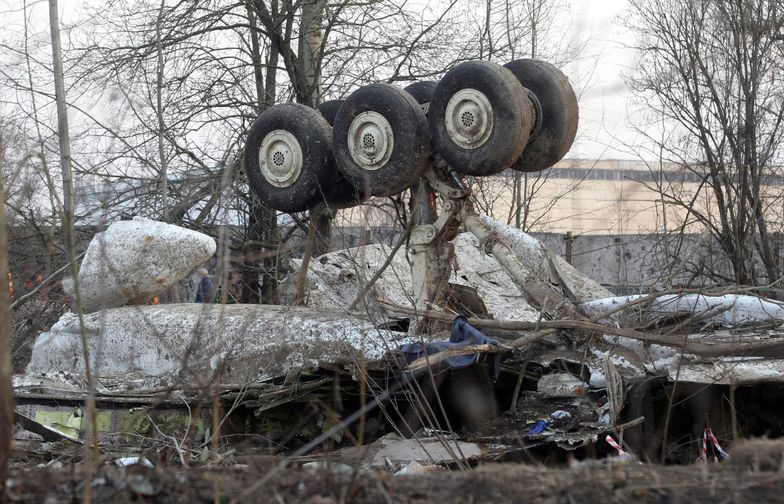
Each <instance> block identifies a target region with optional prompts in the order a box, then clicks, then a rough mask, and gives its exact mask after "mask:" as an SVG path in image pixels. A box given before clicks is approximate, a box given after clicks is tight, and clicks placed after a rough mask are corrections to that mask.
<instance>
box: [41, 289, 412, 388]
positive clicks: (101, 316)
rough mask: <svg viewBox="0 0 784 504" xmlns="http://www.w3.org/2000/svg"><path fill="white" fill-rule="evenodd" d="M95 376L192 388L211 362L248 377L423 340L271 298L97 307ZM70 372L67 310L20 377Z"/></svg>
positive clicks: (72, 341)
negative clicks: (263, 302) (239, 302)
mask: <svg viewBox="0 0 784 504" xmlns="http://www.w3.org/2000/svg"><path fill="white" fill-rule="evenodd" d="M84 324H85V331H86V333H87V343H88V351H89V353H90V356H91V358H92V370H93V374H94V375H95V376H97V377H98V381H99V383H100V382H104V381H112V380H113V381H115V382H122V379H123V377H126V376H129V377H134V378H138V377H142V378H146V380H145V381H143V382H141V383H140V382H138V381H137V382H136V385H140V386H143V387H145V388H149V387H154V386H161V385H190V386H198V384H200V383H208V382H209V380H210V377H212V376H213V375H214V374H215V373H216V372H217V370H218V369H220V371H221V374H222V380H223V382H224V383H238V384H240V383H255V382H260V381H264V380H265V379H268V378H272V377H276V376H286V375H287V374H289V373H291V372H293V371H296V370H299V369H316V368H318V367H319V365H320V364H322V363H331V364H340V363H349V364H350V363H354V362H359V361H360V358H362V359H365V360H370V361H372V360H377V359H381V358H382V357H383V356H384V355H385V354H386V352H388V351H390V350H396V349H397V348H399V346H400V345H401V344H403V343H407V342H414V341H420V338H416V339H413V338H410V337H408V336H406V335H405V334H403V333H400V332H394V331H387V330H379V329H376V328H375V327H374V325H373V324H372V323H370V322H367V321H363V320H360V319H358V318H353V317H349V316H345V315H343V314H341V313H338V312H333V311H329V310H325V309H323V308H319V309H314V308H306V307H290V306H273V305H201V304H169V305H158V306H133V307H123V308H114V309H110V310H103V311H100V312H97V313H90V314H87V315H85V317H84ZM64 370H68V373H69V374H70V375H72V376H73V377H75V379H76V380H77V381H79V380H83V375H82V373H83V370H84V361H83V349H82V343H81V336H80V327H79V319H78V317H76V316H75V315H73V314H67V315H65V316H64V317H63V318H62V319H61V320H60V321H59V322H58V323H57V324H55V325H54V326H53V327H52V329H50V330H49V331H48V332H46V333H43V334H41V335H40V336H39V337H38V339H37V340H36V342H35V346H34V347H33V353H32V359H31V361H30V364H29V365H28V367H27V370H26V379H27V380H29V381H35V379H37V378H46V377H51V376H52V374H53V373H57V371H64Z"/></svg>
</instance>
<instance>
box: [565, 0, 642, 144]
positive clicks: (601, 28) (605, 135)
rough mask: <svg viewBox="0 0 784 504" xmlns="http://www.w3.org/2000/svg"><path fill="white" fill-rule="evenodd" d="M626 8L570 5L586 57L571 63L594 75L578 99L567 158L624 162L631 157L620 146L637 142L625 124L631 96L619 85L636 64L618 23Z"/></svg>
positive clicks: (586, 1)
mask: <svg viewBox="0 0 784 504" xmlns="http://www.w3.org/2000/svg"><path fill="white" fill-rule="evenodd" d="M626 7H627V2H626V0H576V1H575V2H574V17H573V29H574V30H575V32H576V33H578V34H579V36H580V37H581V38H584V39H585V40H587V41H588V44H587V47H586V50H585V53H586V54H587V55H588V57H586V58H583V59H581V60H580V61H579V62H578V63H576V64H577V65H578V67H579V68H578V69H577V70H578V72H579V74H581V75H583V74H587V73H589V72H590V71H591V70H593V72H592V73H590V75H591V77H590V79H589V82H588V83H587V88H586V89H585V90H584V91H583V92H582V94H581V96H580V128H579V131H578V135H579V136H578V139H577V141H576V142H575V145H574V146H573V147H572V150H571V152H570V153H569V157H572V158H591V159H595V158H604V159H629V158H632V157H633V155H632V154H631V153H630V152H629V150H628V149H626V148H624V147H623V144H633V143H636V142H639V141H640V139H638V138H637V135H636V134H635V132H634V129H633V127H632V125H631V124H630V122H629V117H628V116H629V112H628V99H629V98H630V92H629V90H628V88H627V87H626V85H625V83H624V79H623V75H624V74H630V73H632V72H633V71H634V66H635V64H636V61H637V58H638V56H637V52H636V51H634V50H633V49H630V48H628V46H630V45H633V44H634V42H635V39H634V35H633V34H631V33H629V31H628V30H627V29H626V28H624V27H623V26H622V23H621V19H622V17H623V16H624V15H625V11H626ZM594 56H595V58H594ZM568 70H569V69H567V71H568Z"/></svg>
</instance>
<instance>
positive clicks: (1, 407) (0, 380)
mask: <svg viewBox="0 0 784 504" xmlns="http://www.w3.org/2000/svg"><path fill="white" fill-rule="evenodd" d="M4 160H5V152H4V145H3V137H2V131H0V165H2V164H3V163H4ZM2 173H5V167H3V170H2ZM7 272H8V234H7V228H6V220H5V187H4V184H3V177H0V274H2V279H1V280H0V281H2V285H0V494H1V493H2V492H3V491H4V490H5V475H6V469H7V468H8V459H9V458H10V457H11V438H12V435H13V432H14V391H13V388H12V387H11V372H12V371H11V369H12V368H11V313H10V311H9V304H10V292H9V283H8V281H7V279H6V275H7Z"/></svg>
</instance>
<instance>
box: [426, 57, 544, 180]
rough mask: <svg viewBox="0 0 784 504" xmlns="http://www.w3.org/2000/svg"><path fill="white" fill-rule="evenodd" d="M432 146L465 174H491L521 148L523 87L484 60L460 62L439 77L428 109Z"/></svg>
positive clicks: (526, 123)
mask: <svg viewBox="0 0 784 504" xmlns="http://www.w3.org/2000/svg"><path fill="white" fill-rule="evenodd" d="M427 117H428V122H429V123H430V135H431V137H432V139H433V147H434V149H435V150H436V151H437V152H438V153H439V154H440V155H441V157H442V158H443V159H444V160H445V161H446V162H447V163H449V165H450V166H451V167H452V168H454V169H455V170H456V171H458V172H460V173H465V174H467V175H478V176H481V175H492V174H495V173H498V172H500V171H502V170H504V169H506V168H508V167H509V166H511V165H512V163H514V162H515V161H516V160H517V159H518V158H519V157H520V155H521V154H522V153H523V149H524V148H525V144H526V142H527V141H528V134H529V133H530V131H531V127H532V124H533V111H532V108H531V105H530V103H529V102H528V99H527V95H526V91H525V88H523V86H522V85H521V84H520V82H519V81H518V80H517V79H516V78H515V76H514V75H513V74H512V72H510V71H509V70H507V69H505V68H503V67H502V66H499V65H496V64H495V63H491V62H489V61H469V62H467V63H462V64H460V65H458V66H456V67H455V68H453V69H452V70H450V71H449V72H447V73H446V75H444V77H443V78H442V79H441V81H439V83H438V87H437V88H436V90H435V94H434V95H433V100H432V101H431V102H430V108H429V110H428V114H427Z"/></svg>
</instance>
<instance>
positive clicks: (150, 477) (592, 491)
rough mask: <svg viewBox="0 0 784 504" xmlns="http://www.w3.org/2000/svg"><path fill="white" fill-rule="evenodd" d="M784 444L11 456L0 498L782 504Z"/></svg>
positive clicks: (48, 499) (307, 501)
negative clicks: (493, 459)
mask: <svg viewBox="0 0 784 504" xmlns="http://www.w3.org/2000/svg"><path fill="white" fill-rule="evenodd" d="M783 454H784V442H782V441H751V442H746V443H744V444H741V445H736V446H734V447H733V456H732V459H731V460H730V461H728V462H724V463H710V464H704V463H695V464H692V465H687V466H659V465H649V464H640V463H638V462H636V461H627V462H623V461H620V460H618V459H617V458H615V459H606V460H593V461H583V462H579V463H575V464H573V466H572V467H568V468H553V467H544V466H538V465H523V464H512V463H506V464H485V465H479V466H477V467H475V468H473V469H471V470H467V471H448V470H446V469H444V470H443V471H442V472H432V473H426V474H417V475H408V476H396V475H392V474H389V473H386V472H381V471H358V472H355V473H348V474H347V473H345V472H341V471H339V470H338V468H337V467H335V468H332V469H326V470H324V469H321V470H313V469H307V468H302V467H289V468H282V467H281V465H280V459H276V458H273V457H257V458H253V457H249V458H244V459H243V460H242V462H243V463H242V464H236V463H232V464H231V465H225V462H224V463H223V465H221V464H218V465H213V466H210V465H202V466H198V467H191V468H183V467H182V466H178V465H174V464H172V465H168V466H160V467H145V466H142V465H139V464H135V465H131V466H128V467H125V468H121V467H117V466H116V465H115V464H113V463H111V462H106V463H103V464H99V465H98V467H97V470H95V471H94V472H93V474H92V475H91V476H90V477H88V478H85V466H84V465H83V464H74V463H68V462H66V463H62V464H61V463H58V464H57V465H56V466H49V467H32V468H30V466H29V462H30V460H27V461H24V460H21V459H19V458H18V457H17V460H16V463H15V466H16V467H15V468H14V469H12V471H11V472H10V474H9V478H8V479H7V485H6V489H5V494H4V499H5V500H6V501H9V502H46V503H59V502H63V503H65V502H81V501H82V500H83V499H84V497H85V480H86V479H87V480H89V481H91V488H90V490H91V499H92V500H93V501H94V502H113V503H115V504H120V503H124V502H159V503H169V502H278V503H295V502H297V503H298V502H305V503H314V504H316V503H333V502H334V503H338V502H357V503H398V502H399V503H423V504H424V503H436V502H439V503H440V502H445V501H446V502H450V503H453V504H458V503H467V504H468V503H478V502H492V503H495V504H500V503H507V502H509V503H512V502H515V503H516V502H547V503H550V502H552V503H582V502H613V503H627V502H635V503H648V502H650V503H664V502H668V503H669V502H684V503H690V502H710V503H711V504H716V503H723V502H781V501H782V495H784V465H783V464H782V460H784V459H782V455H783Z"/></svg>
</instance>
